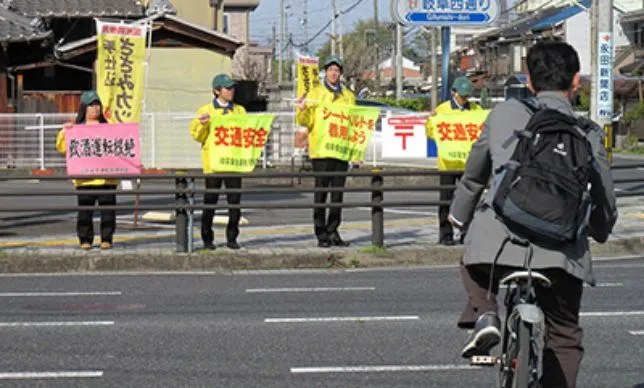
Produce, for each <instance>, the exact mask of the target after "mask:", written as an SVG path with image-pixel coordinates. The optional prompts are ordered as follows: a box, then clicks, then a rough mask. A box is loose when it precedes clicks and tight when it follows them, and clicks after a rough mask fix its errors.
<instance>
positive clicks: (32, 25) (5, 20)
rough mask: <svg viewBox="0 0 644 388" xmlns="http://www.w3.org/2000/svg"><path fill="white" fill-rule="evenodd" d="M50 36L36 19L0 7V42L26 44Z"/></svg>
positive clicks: (49, 32)
mask: <svg viewBox="0 0 644 388" xmlns="http://www.w3.org/2000/svg"><path fill="white" fill-rule="evenodd" d="M51 34H52V32H51V31H47V30H45V29H44V28H42V25H41V23H40V21H39V20H38V19H28V18H26V17H23V16H20V15H18V14H16V13H14V12H11V11H9V10H8V9H6V8H4V7H2V5H0V42H27V41H31V40H40V39H44V38H47V37H48V36H50V35H51Z"/></svg>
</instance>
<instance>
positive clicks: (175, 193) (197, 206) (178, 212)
mask: <svg viewBox="0 0 644 388" xmlns="http://www.w3.org/2000/svg"><path fill="white" fill-rule="evenodd" d="M642 168H644V163H639V164H628V165H618V166H614V169H615V170H622V169H642ZM457 174H460V172H449V171H437V170H424V171H413V172H410V171H383V170H381V169H373V170H371V171H348V172H290V173H274V172H255V173H250V174H217V177H221V178H227V177H230V178H232V177H238V178H242V179H243V180H244V182H245V185H247V186H248V187H242V188H241V189H228V188H225V189H196V188H195V180H196V179H204V178H206V177H213V175H204V174H202V173H182V174H178V173H177V174H158V175H154V174H151V175H141V176H136V177H132V176H110V177H109V178H113V179H125V180H131V179H133V178H134V179H138V180H141V181H146V180H156V181H158V180H162V181H174V188H173V189H141V187H140V186H139V185H137V186H136V187H135V188H134V189H133V190H118V189H117V190H93V191H92V194H95V195H100V194H116V195H119V196H136V198H137V200H136V201H135V203H134V204H127V205H124V204H121V205H115V206H78V205H48V204H46V203H44V204H43V205H38V206H13V205H6V201H3V204H0V212H14V213H18V212H37V211H48V212H64V211H78V210H101V209H110V210H127V211H134V212H138V211H140V210H159V211H163V210H166V211H174V212H175V216H176V217H175V232H176V241H177V245H176V250H177V252H192V250H193V247H192V245H193V244H192V228H193V212H194V211H195V210H203V209H233V208H234V209H315V208H337V207H340V208H357V207H370V208H371V230H372V244H373V245H374V246H377V247H382V246H383V244H384V237H385V230H384V215H383V213H384V209H386V208H396V207H425V206H440V205H449V203H450V202H449V201H440V200H426V201H407V200H406V201H386V200H385V193H386V192H392V191H396V192H438V191H441V190H454V189H455V186H454V185H449V186H448V185H443V186H441V185H436V184H434V185H429V184H427V185H422V184H407V185H400V184H395V185H385V182H386V179H385V178H393V179H396V178H397V177H433V176H439V175H457ZM328 176H345V177H348V178H355V179H363V180H366V181H368V182H367V183H366V184H363V185H357V186H352V187H346V186H345V187H325V188H316V187H297V186H295V185H294V184H293V181H294V179H295V178H297V179H298V180H300V181H301V179H303V178H315V177H328ZM82 178H86V177H71V176H60V175H54V176H39V177H38V179H39V180H40V181H43V182H48V181H66V180H70V179H82ZM0 179H1V178H0ZM10 179H12V180H16V179H18V180H20V179H22V180H27V179H33V177H32V176H23V177H11V178H10ZM258 179H266V180H271V181H276V180H277V179H286V180H287V181H288V179H290V181H291V183H290V185H289V184H288V183H285V184H284V186H283V187H274V186H271V187H262V186H253V185H252V184H249V182H252V181H253V180H258ZM614 182H615V183H616V184H619V183H644V181H643V179H642V178H641V177H633V178H620V179H615V180H614ZM338 191H339V192H344V193H347V192H353V193H357V192H363V193H370V194H371V196H370V200H369V201H362V202H350V203H325V204H316V203H303V204H294V203H265V202H263V203H256V202H247V203H243V202H242V203H241V204H239V205H231V204H217V205H205V204H203V203H197V202H196V201H195V195H204V194H227V193H240V194H243V195H265V194H292V193H300V194H303V193H316V192H338ZM78 194H79V191H77V190H73V189H71V188H70V189H42V190H33V188H32V189H30V190H12V191H6V190H3V191H0V198H4V197H47V196H75V195H78ZM150 195H168V203H167V204H163V205H159V204H148V203H146V202H145V201H139V197H143V196H150ZM616 196H617V197H634V196H644V189H642V188H641V187H638V188H637V189H636V190H635V191H633V190H631V191H622V192H618V193H616ZM157 200H158V198H157Z"/></svg>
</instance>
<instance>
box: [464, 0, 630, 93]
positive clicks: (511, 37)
mask: <svg viewBox="0 0 644 388" xmlns="http://www.w3.org/2000/svg"><path fill="white" fill-rule="evenodd" d="M638 2H639V5H638ZM615 5H616V9H615V11H614V14H615V17H614V26H613V31H614V32H613V42H614V43H613V44H614V47H615V53H616V54H615V56H614V62H615V63H616V64H617V63H619V62H620V61H622V53H623V51H624V50H623V48H624V47H626V46H628V39H627V37H626V34H625V31H624V29H623V28H622V26H621V24H620V23H619V15H620V14H621V13H623V12H624V11H625V10H628V9H632V8H634V7H641V0H622V1H619V2H617V1H616V2H615ZM589 6H590V0H580V1H579V2H574V3H571V2H567V1H555V2H551V1H545V0H528V1H526V2H521V3H520V5H519V6H518V7H517V8H516V10H515V12H516V16H515V17H514V18H513V19H511V20H510V21H509V23H508V24H506V25H504V26H500V27H497V28H495V29H493V30H491V31H489V32H487V33H484V34H481V35H479V36H477V37H474V38H473V39H472V41H471V43H470V48H472V49H473V50H474V51H475V53H476V55H478V59H477V60H476V61H475V62H478V64H479V70H481V71H483V72H485V73H486V74H487V76H488V82H489V83H490V86H491V90H496V91H497V92H498V91H499V90H502V89H503V84H504V82H505V81H506V80H507V79H508V77H509V76H510V75H513V74H525V73H527V66H526V62H525V60H526V56H527V52H528V49H529V48H530V46H531V45H532V44H533V43H534V42H536V41H539V40H541V39H555V40H563V41H566V42H568V43H569V44H571V45H572V46H573V47H575V49H576V50H577V52H578V53H579V57H580V62H581V63H580V65H581V70H580V73H581V75H582V77H583V78H584V79H585V80H586V81H588V80H589V79H590V76H591V74H590V69H591V47H590V39H589V38H588V36H589V34H590V15H589V12H588V11H587V8H588V7H589Z"/></svg>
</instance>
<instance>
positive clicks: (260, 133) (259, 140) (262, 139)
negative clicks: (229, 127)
mask: <svg viewBox="0 0 644 388" xmlns="http://www.w3.org/2000/svg"><path fill="white" fill-rule="evenodd" d="M267 135H268V132H266V130H265V129H264V128H259V129H257V130H255V147H256V148H264V145H265V144H266V140H267V139H266V136H267Z"/></svg>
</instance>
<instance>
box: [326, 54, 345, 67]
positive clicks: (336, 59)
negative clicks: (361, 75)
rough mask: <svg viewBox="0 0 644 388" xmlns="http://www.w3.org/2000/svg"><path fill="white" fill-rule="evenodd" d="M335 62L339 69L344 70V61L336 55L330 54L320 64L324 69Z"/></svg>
mask: <svg viewBox="0 0 644 388" xmlns="http://www.w3.org/2000/svg"><path fill="white" fill-rule="evenodd" d="M333 64H336V65H338V66H339V67H340V70H344V62H343V61H342V58H340V57H339V56H337V55H331V56H330V57H328V58H327V59H326V61H324V63H323V64H322V68H323V69H325V70H326V68H327V67H329V66H331V65H333Z"/></svg>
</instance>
